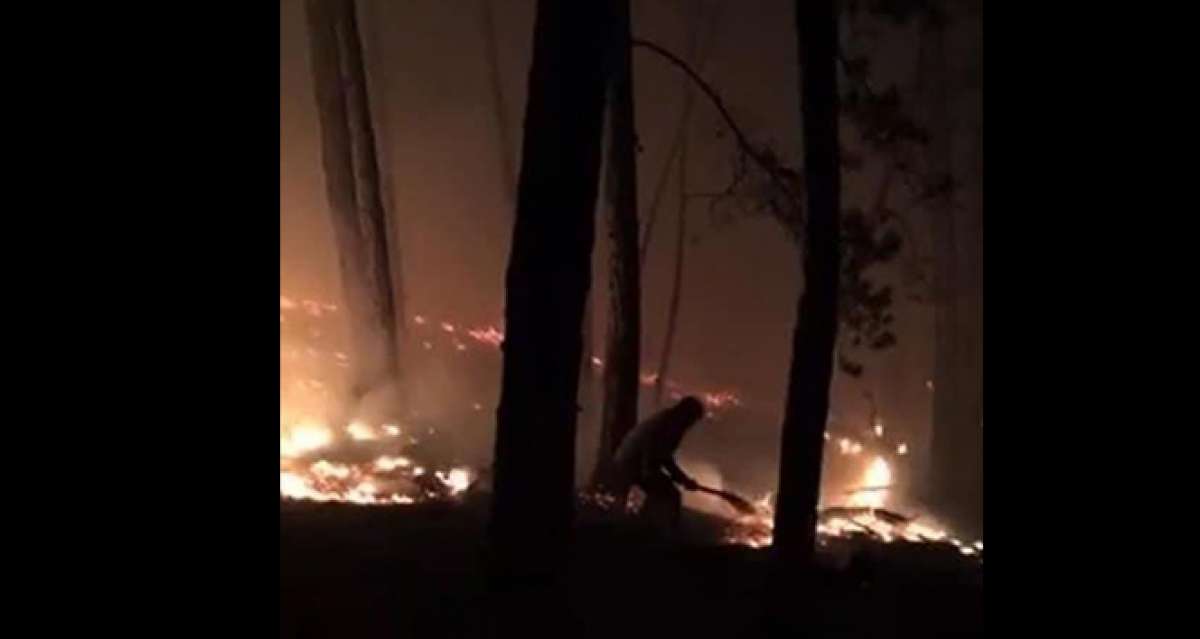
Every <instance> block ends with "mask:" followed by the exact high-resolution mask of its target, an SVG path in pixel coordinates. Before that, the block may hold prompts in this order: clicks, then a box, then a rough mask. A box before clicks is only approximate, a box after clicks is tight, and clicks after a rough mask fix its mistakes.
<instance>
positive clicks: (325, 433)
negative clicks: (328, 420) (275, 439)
mask: <svg viewBox="0 0 1200 639" xmlns="http://www.w3.org/2000/svg"><path fill="white" fill-rule="evenodd" d="M332 441H333V433H332V432H331V431H330V430H329V429H328V428H326V427H325V426H322V425H320V424H313V423H302V424H299V425H297V426H294V427H292V428H290V429H288V430H287V432H286V433H284V434H281V435H280V436H279V456H280V457H300V456H302V455H305V454H307V453H311V452H313V451H316V450H320V449H322V448H324V447H326V446H328V445H329V444H330V442H332Z"/></svg>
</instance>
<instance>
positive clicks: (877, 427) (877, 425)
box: [875, 422, 883, 437]
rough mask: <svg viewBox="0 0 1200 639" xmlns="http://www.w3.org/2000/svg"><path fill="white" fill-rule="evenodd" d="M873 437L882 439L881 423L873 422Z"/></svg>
mask: <svg viewBox="0 0 1200 639" xmlns="http://www.w3.org/2000/svg"><path fill="white" fill-rule="evenodd" d="M875 436H876V437H883V422H875Z"/></svg>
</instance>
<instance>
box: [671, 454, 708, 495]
mask: <svg viewBox="0 0 1200 639" xmlns="http://www.w3.org/2000/svg"><path fill="white" fill-rule="evenodd" d="M663 468H665V469H666V470H667V474H668V475H670V476H671V479H673V480H675V481H676V482H677V483H679V484H680V485H681V486H683V487H684V488H686V489H688V490H696V489H697V488H699V487H700V484H699V483H697V482H696V480H695V479H692V478H691V477H689V476H688V474H687V473H685V472H683V469H682V468H680V467H679V464H677V463H675V458H674V457H672V458H671V459H668V460H667V462H666V463H665V464H663Z"/></svg>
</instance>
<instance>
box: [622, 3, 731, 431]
mask: <svg viewBox="0 0 1200 639" xmlns="http://www.w3.org/2000/svg"><path fill="white" fill-rule="evenodd" d="M716 15H717V12H716V10H715V9H714V11H713V17H714V22H713V24H715V17H716ZM699 23H700V20H699V16H697V19H696V21H695V24H694V25H692V29H691V35H690V36H689V37H688V60H689V61H691V62H695V61H696V58H697V57H699V52H698V51H697V49H698V47H699V42H698V40H699V37H698V36H699V33H697V32H698V31H699V27H700V24H699ZM710 31H711V29H710ZM682 81H683V115H682V116H681V118H680V123H679V138H678V139H677V140H676V143H677V146H676V147H675V149H673V151H677V157H678V168H677V173H676V175H678V177H679V182H678V186H679V189H678V190H679V219H678V220H677V222H676V234H675V272H674V277H673V278H672V281H671V300H670V303H669V305H668V306H667V328H666V330H665V331H663V343H662V351H661V353H660V355H659V358H658V368H657V369H656V370H657V377H656V378H655V380H654V406H655V407H656V408H657V407H661V406H662V399H663V390H664V389H665V388H666V383H667V374H668V373H669V372H670V369H671V352H672V348H673V347H674V345H675V327H676V326H677V324H678V322H679V302H680V299H681V298H682V296H683V256H684V249H685V244H686V239H687V204H688V197H687V162H688V144H687V142H688V122H689V121H690V120H691V115H692V102H693V97H694V94H693V93H692V83H691V82H690V81H689V80H688V78H686V77H685V78H683V80H682ZM671 159H672V158H671V157H668V158H667V163H668V164H667V166H668V168H670V163H671ZM652 206H657V201H656V202H655V204H653V205H652ZM652 214H653V212H652ZM652 230H653V225H652V221H650V220H648V221H647V222H646V237H644V238H642V257H641V259H642V262H643V267H644V266H645V259H646V249H647V248H648V247H649V246H650V232H651V231H652Z"/></svg>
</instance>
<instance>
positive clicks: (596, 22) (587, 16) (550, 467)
mask: <svg viewBox="0 0 1200 639" xmlns="http://www.w3.org/2000/svg"><path fill="white" fill-rule="evenodd" d="M605 20H606V8H605V3H603V2H600V1H598V0H588V1H586V2H572V3H567V2H562V1H561V0H540V1H539V2H538V8H537V19H536V24H535V27H534V45H533V63H532V67H531V70H530V74H529V85H528V86H529V99H528V102H527V110H526V114H525V133H524V157H523V159H522V163H521V177H520V184H519V189H518V200H517V211H516V220H515V224H514V228H513V236H512V248H511V253H510V256H509V263H508V271H507V274H506V281H505V285H506V290H507V298H506V306H505V341H504V346H503V349H504V363H503V378H502V381H501V389H500V405H499V408H498V409H497V411H496V422H497V427H496V444H495V446H496V448H495V461H494V494H493V500H492V511H491V520H490V522H489V530H488V533H489V538H490V541H491V544H492V551H493V555H492V564H491V569H492V574H493V576H494V577H497V578H499V579H500V582H499V586H498V590H497V591H496V592H497V593H500V592H503V591H505V588H506V587H511V588H519V587H520V584H521V583H530V580H518V581H514V579H515V578H519V577H521V576H522V575H526V576H529V577H531V578H532V582H533V583H538V584H542V585H543V586H546V587H550V586H549V583H550V581H552V579H551V578H553V577H554V576H556V575H558V576H561V570H562V567H563V566H564V564H565V553H566V549H567V543H568V540H569V533H570V528H571V519H572V515H573V512H574V489H573V484H574V481H573V480H574V477H573V473H574V459H575V455H574V453H575V451H574V440H575V427H576V413H577V410H578V406H577V403H576V401H577V391H578V384H579V365H580V356H581V353H582V350H583V348H582V339H581V335H580V325H581V322H582V319H583V309H584V299H585V298H586V296H587V291H588V288H589V286H590V285H591V251H592V245H593V240H594V212H595V201H596V190H597V177H598V173H599V164H600V146H601V120H602V116H603V111H604V82H605V77H604V60H603V58H604V54H605V51H606V47H607V45H608V42H607V37H606V36H607V33H606V31H607V29H606V28H605V24H606V22H605ZM511 588H510V590H511ZM540 592H542V593H544V592H546V590H545V589H542V590H541V591H540ZM527 594H528V593H527ZM507 595H512V593H511V592H508V593H507V594H506V595H505V596H507ZM497 596H501V595H499V594H498V595H497ZM513 596H515V597H516V601H515V602H514V601H506V602H503V603H498V608H497V611H498V612H499V613H501V614H502V615H503V620H502V623H504V624H505V626H506V627H508V628H509V629H510V630H511V629H512V627H511V626H509V625H508V624H520V623H522V621H524V622H525V623H530V622H532V621H535V620H539V619H544V617H543V616H542V613H553V612H555V611H556V609H555V607H554V606H550V605H547V606H545V607H546V608H547V609H548V610H539V609H538V608H537V606H536V602H535V601H532V600H530V598H529V597H527V596H523V595H519V594H517V595H513ZM507 604H513V605H507ZM535 634H537V633H535ZM504 636H508V635H507V634H504ZM557 636H563V635H561V634H559V635H557Z"/></svg>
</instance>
